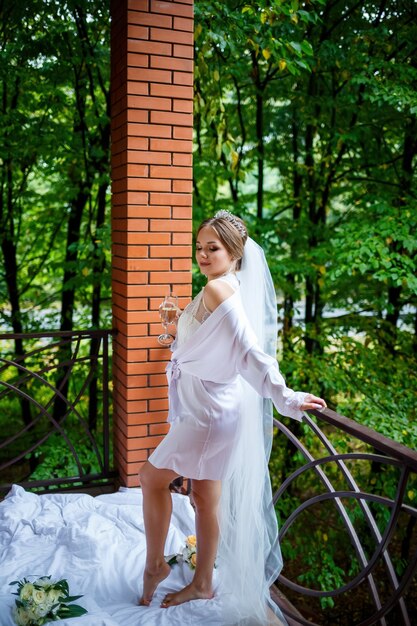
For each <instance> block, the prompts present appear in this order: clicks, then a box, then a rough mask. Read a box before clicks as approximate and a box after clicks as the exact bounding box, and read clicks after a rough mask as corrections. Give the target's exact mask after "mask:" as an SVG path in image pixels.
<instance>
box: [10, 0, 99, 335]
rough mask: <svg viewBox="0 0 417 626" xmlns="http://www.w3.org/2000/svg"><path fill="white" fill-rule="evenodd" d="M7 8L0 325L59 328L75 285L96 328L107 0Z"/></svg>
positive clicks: (81, 311)
mask: <svg viewBox="0 0 417 626" xmlns="http://www.w3.org/2000/svg"><path fill="white" fill-rule="evenodd" d="M1 11H2V15H1V16H2V24H3V28H2V32H1V35H0V55H1V63H0V96H1V101H2V107H1V110H0V116H1V121H2V123H1V125H0V194H1V201H0V244H1V250H0V261H1V271H0V320H1V322H2V324H3V329H4V330H6V329H7V330H9V329H13V330H15V331H16V332H22V331H26V332H27V331H31V330H38V329H40V328H48V327H49V328H50V327H51V326H52V327H54V328H58V327H59V323H60V322H59V317H60V314H62V313H64V314H65V311H64V310H63V309H64V308H65V304H63V303H62V299H63V295H62V294H63V293H64V291H68V290H71V289H72V290H74V292H75V302H76V308H77V316H76V321H75V323H76V324H80V326H86V325H87V326H90V325H91V323H92V316H91V298H92V292H93V289H94V286H96V285H99V286H100V287H101V294H100V297H101V299H102V300H108V299H109V296H110V291H109V289H110V281H109V272H108V271H107V269H106V267H107V266H108V265H109V259H110V257H109V249H110V232H109V225H108V223H107V220H106V219H104V216H103V217H101V216H100V215H99V214H100V211H102V209H101V207H100V203H101V200H100V193H101V192H100V187H103V186H104V187H107V185H108V181H109V112H108V108H109V102H108V99H109V96H108V84H109V7H108V3H107V1H106V0H83V1H82V2H77V3H74V2H72V1H70V0H68V2H64V3H62V2H55V1H51V2H43V1H36V2H31V3H27V2H19V3H15V2H11V1H9V0H7V1H6V2H3V3H2V7H1ZM75 206H77V210H78V212H79V216H78V220H79V227H78V230H77V226H76V222H75V221H74V218H73V217H72V216H73V214H74V212H75V209H74V207H75ZM106 212H107V211H106ZM71 233H72V235H71ZM69 234H70V235H71V236H69ZM71 237H72V240H71ZM71 315H73V313H71ZM108 319H109V313H108V311H105V312H103V313H102V320H103V322H104V323H105V322H107V320H108ZM93 323H97V322H96V321H94V320H93Z"/></svg>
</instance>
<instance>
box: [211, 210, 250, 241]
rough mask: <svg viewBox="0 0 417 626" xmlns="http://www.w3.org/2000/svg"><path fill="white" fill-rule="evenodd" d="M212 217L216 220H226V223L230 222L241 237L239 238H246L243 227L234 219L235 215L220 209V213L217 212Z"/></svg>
mask: <svg viewBox="0 0 417 626" xmlns="http://www.w3.org/2000/svg"><path fill="white" fill-rule="evenodd" d="M214 217H215V218H216V219H218V218H222V219H224V220H227V221H228V222H230V223H231V224H233V226H234V227H235V228H236V230H237V231H238V232H239V234H240V235H241V237H246V235H247V233H246V229H245V227H244V226H243V224H242V223H241V222H240V221H239V220H238V219H237V218H236V216H235V215H233V213H230V211H225V210H224V209H222V210H221V211H217V213H215V214H214Z"/></svg>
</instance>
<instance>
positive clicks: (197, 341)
mask: <svg viewBox="0 0 417 626" xmlns="http://www.w3.org/2000/svg"><path fill="white" fill-rule="evenodd" d="M196 258H197V263H198V265H199V268H200V270H201V272H202V273H203V274H204V275H205V276H206V277H207V284H206V286H205V287H204V288H203V289H202V290H201V292H200V293H199V294H198V295H197V297H196V298H195V299H194V300H193V301H192V302H191V303H190V304H189V305H188V306H187V307H186V308H185V310H184V312H183V313H182V315H181V316H180V318H179V320H178V331H177V337H176V340H175V342H174V344H173V346H172V351H173V352H172V358H171V362H170V363H169V364H168V366H167V375H168V382H169V414H168V420H169V422H170V430H169V433H168V434H167V435H166V437H165V438H164V440H163V441H162V442H161V444H160V445H159V446H158V447H157V448H156V450H155V451H154V452H153V453H152V454H151V456H150V457H149V459H148V461H147V462H146V463H145V464H144V466H143V468H142V470H141V473H140V481H141V486H142V491H143V513H144V522H145V534H146V544H147V555H146V564H145V571H144V577H143V592H142V598H141V600H140V604H141V605H145V606H148V605H149V604H150V602H151V600H152V596H153V594H154V592H155V589H156V587H157V586H158V584H159V583H160V582H161V581H162V580H164V579H165V578H166V577H167V576H168V575H169V573H170V567H169V565H168V564H167V563H166V562H165V559H164V546H165V540H166V537H167V533H168V529H169V523H170V517H171V511H172V502H171V495H170V491H169V485H170V483H171V482H172V481H173V480H174V479H175V478H177V477H179V476H185V477H187V478H191V479H192V499H193V502H194V505H195V511H196V536H197V564H196V568H195V573H194V577H193V579H192V581H191V583H190V584H189V585H187V586H186V587H185V588H184V589H182V590H181V591H178V592H176V593H169V594H167V595H166V596H165V598H164V599H163V601H162V604H161V607H162V608H167V607H170V606H174V605H178V604H182V603H184V602H188V601H190V600H196V599H210V598H212V597H213V595H214V594H213V568H214V564H215V562H216V568H217V571H218V576H219V587H218V593H219V594H221V600H222V611H223V621H224V624H242V625H243V624H247V625H251V626H253V625H255V624H259V625H264V624H267V623H268V620H267V607H268V606H270V607H272V608H274V609H276V607H274V605H273V604H272V601H271V599H270V596H269V587H270V585H271V584H272V583H273V582H274V580H275V579H276V578H277V577H278V574H279V572H280V569H281V567H282V559H281V553H280V549H279V544H278V540H277V536H278V532H277V522H276V514H275V511H274V508H273V506H272V497H271V486H270V481H269V474H268V458H269V453H270V447H271V440H272V406H271V400H272V402H273V404H274V405H275V407H276V408H277V410H278V411H279V412H280V413H281V414H283V415H287V416H289V417H291V418H294V419H295V420H301V419H302V412H303V411H305V410H309V409H321V408H323V407H325V406H326V403H325V401H324V400H323V399H321V398H318V397H316V396H314V395H312V394H309V393H303V392H295V391H293V390H291V389H289V388H288V387H287V386H286V384H285V381H284V378H283V377H282V375H281V373H280V371H279V368H278V364H277V361H276V357H275V355H276V337H277V328H276V318H277V314H276V297H275V291H274V287H273V283H272V279H271V275H270V273H269V269H268V266H267V263H266V260H265V256H264V254H263V251H262V249H261V248H260V247H259V246H258V245H257V244H256V243H255V242H254V241H253V240H252V239H250V238H249V237H248V234H247V230H246V226H245V224H244V222H243V221H242V220H241V219H240V218H238V217H237V216H235V215H232V214H231V213H229V212H228V211H219V212H218V213H216V215H215V216H214V217H213V218H210V219H208V220H205V221H204V222H203V223H202V224H201V225H200V227H199V229H198V232H197V243H196ZM267 399H269V400H267ZM277 612H278V611H277ZM278 613H279V612H278ZM281 619H282V618H281Z"/></svg>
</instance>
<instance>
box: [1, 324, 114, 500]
mask: <svg viewBox="0 0 417 626" xmlns="http://www.w3.org/2000/svg"><path fill="white" fill-rule="evenodd" d="M110 336H111V331H109V330H91V331H68V332H66V331H64V332H42V333H28V334H26V333H25V334H24V335H15V334H1V335H0V407H1V410H2V424H3V428H2V432H0V496H1V497H2V496H4V495H5V494H6V493H7V491H8V490H9V488H10V486H11V485H12V484H13V483H18V484H20V485H22V486H23V487H26V488H31V489H37V490H39V491H40V490H45V489H50V488H56V489H60V490H61V491H62V490H63V489H65V488H71V487H75V486H83V487H84V486H93V485H104V484H106V483H111V482H112V479H113V478H114V476H115V472H114V471H113V469H112V467H111V446H110V442H111V437H110V415H109V340H110ZM16 339H21V340H24V348H25V349H24V353H23V354H19V355H17V356H16V354H15V353H14V345H15V341H16ZM56 467H58V471H55V468H56Z"/></svg>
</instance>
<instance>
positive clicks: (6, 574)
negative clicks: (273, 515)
mask: <svg viewBox="0 0 417 626" xmlns="http://www.w3.org/2000/svg"><path fill="white" fill-rule="evenodd" d="M172 499H173V507H174V508H173V511H174V512H173V516H172V522H171V526H170V530H169V534H168V538H167V543H166V548H165V553H166V554H173V553H176V552H178V551H179V550H180V548H181V547H182V546H183V545H184V540H185V537H186V536H187V535H190V534H194V512H193V509H192V507H191V505H190V502H189V498H188V497H187V496H181V495H177V494H173V496H172ZM144 561H145V535H144V528H143V515H142V493H141V490H140V489H126V488H121V489H120V491H118V492H117V493H114V494H108V495H102V496H97V497H95V498H93V497H91V496H89V495H86V494H54V495H42V496H37V495H35V494H33V493H30V492H27V491H25V490H24V489H22V488H21V487H18V486H14V487H13V489H12V490H11V491H10V493H9V494H8V496H7V498H6V499H5V500H4V501H3V502H2V503H0V626H12V625H13V620H12V613H11V609H12V607H13V606H14V600H15V598H16V596H13V595H12V592H13V591H15V590H16V589H15V588H12V587H10V586H9V583H10V582H11V581H13V580H20V579H21V578H23V577H25V576H26V577H28V576H35V577H37V576H44V575H51V576H52V578H53V579H61V578H66V579H67V580H68V582H69V587H70V593H71V594H73V595H78V594H84V597H83V598H81V599H80V600H78V601H77V604H80V605H81V606H84V607H85V608H86V609H87V610H88V614H87V615H84V616H82V617H78V618H72V619H68V620H60V621H57V622H54V623H55V624H57V626H64V625H65V626H138V625H143V626H187V625H192V626H203V625H204V626H225V625H224V623H223V620H222V619H221V617H220V615H221V612H220V599H219V597H218V596H217V595H216V596H215V598H213V599H212V600H195V601H193V602H188V603H187V604H183V605H180V606H176V607H170V608H168V609H161V608H159V605H160V602H161V600H162V598H163V596H164V595H165V594H166V593H167V592H169V591H173V590H177V589H181V588H182V587H183V586H184V585H185V584H187V583H188V582H189V581H190V580H191V577H192V572H191V570H190V569H189V568H188V566H187V565H175V566H174V567H173V568H172V571H171V574H170V576H169V577H168V578H167V579H166V580H165V581H163V583H161V585H160V586H159V587H158V589H157V592H156V594H155V596H154V599H153V601H152V604H151V606H150V607H139V606H137V600H138V597H139V595H140V592H141V584H142V574H143V566H144Z"/></svg>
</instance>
